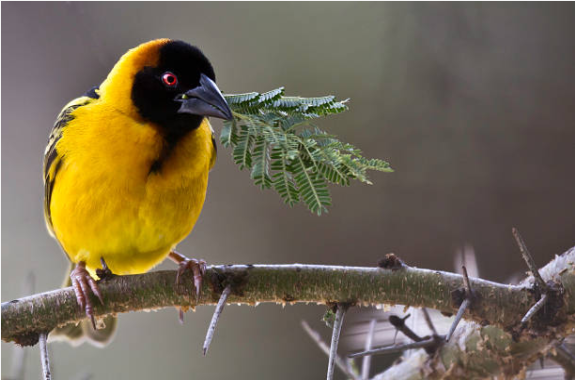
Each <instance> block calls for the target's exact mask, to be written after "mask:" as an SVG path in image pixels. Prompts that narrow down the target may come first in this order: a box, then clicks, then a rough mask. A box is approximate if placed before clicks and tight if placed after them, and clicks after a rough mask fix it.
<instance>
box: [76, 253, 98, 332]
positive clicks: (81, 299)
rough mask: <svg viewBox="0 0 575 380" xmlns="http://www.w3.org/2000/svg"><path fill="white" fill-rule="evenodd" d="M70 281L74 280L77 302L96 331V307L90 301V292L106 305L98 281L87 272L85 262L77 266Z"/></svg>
mask: <svg viewBox="0 0 575 380" xmlns="http://www.w3.org/2000/svg"><path fill="white" fill-rule="evenodd" d="M70 279H71V280H72V287H73V288H74V293H76V300H77V301H78V304H79V305H80V308H81V309H82V310H84V311H85V312H86V315H87V316H88V317H89V318H90V320H91V321H92V326H93V327H94V330H96V321H95V319H94V307H93V306H92V301H90V290H91V291H92V293H94V294H95V295H96V297H98V299H99V300H100V302H101V303H102V305H103V304H104V300H103V298H102V293H100V289H99V288H98V284H97V283H96V280H94V279H93V278H92V276H90V273H88V271H87V270H86V263H85V262H83V261H80V262H78V264H76V268H74V270H73V271H72V272H71V273H70Z"/></svg>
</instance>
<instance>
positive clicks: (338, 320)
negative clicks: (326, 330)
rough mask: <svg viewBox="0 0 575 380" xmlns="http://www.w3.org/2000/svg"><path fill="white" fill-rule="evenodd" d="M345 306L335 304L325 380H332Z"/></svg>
mask: <svg viewBox="0 0 575 380" xmlns="http://www.w3.org/2000/svg"><path fill="white" fill-rule="evenodd" d="M346 310H347V306H346V305H344V304H341V303H338V304H337V311H336V313H335V321H334V322H333V332H332V335H331V346H330V349H329V362H328V365H327V380H332V379H333V370H334V367H335V360H336V357H337V346H338V345H339V336H340V334H341V326H342V325H343V317H344V315H345V311H346Z"/></svg>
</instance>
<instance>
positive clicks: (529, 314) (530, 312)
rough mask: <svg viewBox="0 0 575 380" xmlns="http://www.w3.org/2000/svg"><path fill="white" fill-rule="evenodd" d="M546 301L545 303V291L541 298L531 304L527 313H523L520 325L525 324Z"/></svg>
mask: <svg viewBox="0 0 575 380" xmlns="http://www.w3.org/2000/svg"><path fill="white" fill-rule="evenodd" d="M546 303H547V293H543V294H542V295H541V298H539V301H537V302H536V303H535V305H533V306H531V309H529V310H528V311H527V313H525V316H524V317H523V318H522V319H521V324H522V325H525V324H527V322H529V320H530V319H531V317H533V316H534V315H535V314H536V313H537V312H538V311H539V310H541V308H542V307H543V306H545V304H546Z"/></svg>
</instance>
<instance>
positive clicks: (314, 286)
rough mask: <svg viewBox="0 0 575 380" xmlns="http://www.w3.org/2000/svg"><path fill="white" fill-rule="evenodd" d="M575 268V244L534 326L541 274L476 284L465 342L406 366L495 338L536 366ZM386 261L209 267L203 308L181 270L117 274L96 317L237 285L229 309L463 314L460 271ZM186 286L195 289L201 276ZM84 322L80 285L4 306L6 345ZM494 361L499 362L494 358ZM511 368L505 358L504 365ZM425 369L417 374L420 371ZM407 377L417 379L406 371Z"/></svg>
mask: <svg viewBox="0 0 575 380" xmlns="http://www.w3.org/2000/svg"><path fill="white" fill-rule="evenodd" d="M574 262H575V248H572V249H571V250H569V251H568V252H566V253H565V254H563V255H561V256H559V257H556V259H555V260H553V261H552V262H551V263H550V264H548V265H547V266H546V267H544V268H542V269H541V270H540V273H541V276H542V277H543V279H544V280H545V281H546V283H547V284H548V285H549V288H550V290H549V291H548V295H549V297H550V300H549V301H548V303H547V306H546V307H545V308H543V309H542V310H541V312H539V313H537V315H535V316H534V317H533V318H532V319H531V320H530V321H529V323H528V324H527V325H526V326H521V323H520V322H521V319H522V317H523V315H524V314H525V313H526V312H527V311H528V310H529V309H530V308H531V307H532V306H533V304H535V303H536V302H537V300H538V299H539V296H540V295H539V294H535V293H536V292H534V291H533V288H534V287H533V286H532V285H533V277H529V278H528V279H527V280H525V281H524V282H523V283H521V284H520V285H505V284H499V283H495V282H490V281H485V280H481V279H473V278H472V279H470V282H471V287H472V289H473V296H474V298H473V302H472V303H471V305H470V307H469V308H468V310H467V311H466V313H465V319H467V320H468V321H472V322H471V323H467V324H463V325H462V326H461V327H460V328H459V329H458V333H456V334H455V335H454V338H455V339H453V341H452V342H449V343H448V344H446V345H445V346H443V348H441V351H440V355H436V358H437V357H440V358H441V359H439V360H440V361H437V359H434V358H427V359H425V360H424V359H423V356H422V357H421V358H418V359H415V358H411V359H410V360H406V361H405V362H404V363H406V364H405V365H407V364H409V363H419V364H418V365H420V364H421V361H422V360H423V361H424V362H425V363H427V366H428V368H431V367H433V368H439V367H441V366H443V368H444V371H441V372H442V373H446V371H449V370H451V371H454V368H455V367H454V365H455V364H454V363H459V364H461V363H464V364H465V363H467V364H469V363H471V362H469V361H465V360H463V361H461V358H462V357H463V356H462V355H466V354H468V348H469V347H467V346H466V345H467V344H468V343H470V342H472V341H475V342H476V343H477V342H479V341H481V342H485V341H491V342H492V343H491V344H488V345H487V346H489V347H492V348H493V350H492V352H494V353H497V354H498V355H499V357H502V356H501V355H502V351H501V349H500V348H501V347H511V348H512V349H513V347H515V348H517V347H526V346H525V345H526V344H527V346H528V347H529V349H528V350H527V349H526V351H517V350H515V351H513V350H512V352H511V354H509V352H508V351H507V352H508V354H509V355H513V354H515V353H516V352H519V353H523V354H524V355H523V359H522V360H523V361H522V363H526V362H527V361H529V360H534V359H533V357H534V355H539V354H541V353H543V352H545V351H546V350H548V349H550V347H551V346H552V345H551V342H552V341H555V339H557V338H558V337H561V336H564V335H565V334H568V333H570V332H571V328H572V327H573V326H574V322H575V297H574V295H575V271H574V269H573V263H574ZM380 265H381V266H382V267H384V268H380V267H373V268H369V267H342V266H319V265H302V264H293V265H226V266H212V267H209V268H208V270H207V273H206V277H205V281H204V285H203V288H202V291H201V297H200V300H199V302H198V303H197V304H196V301H195V295H194V289H193V286H192V285H190V287H188V288H187V289H186V288H185V287H184V286H181V287H177V286H175V276H176V272H175V271H159V272H152V273H146V274H141V275H131V276H117V277H114V278H111V279H109V280H105V281H102V282H100V289H101V291H102V294H103V296H104V303H105V305H104V306H101V305H99V303H98V302H96V300H94V305H97V306H96V307H95V314H96V316H98V317H102V316H104V315H107V314H116V313H123V312H128V311H139V310H147V309H157V308H164V307H173V306H176V307H184V308H185V307H195V306H197V305H204V304H216V303H217V302H218V299H219V298H220V295H221V293H222V291H223V289H224V288H225V287H226V286H228V285H230V286H231V289H232V292H231V294H230V296H229V298H228V302H229V303H242V304H251V305H254V304H256V303H260V302H276V303H283V304H285V303H295V302H315V303H319V304H334V303H348V304H351V305H357V306H364V305H373V304H403V305H411V306H415V307H427V308H434V309H438V310H440V311H442V312H444V313H450V314H453V313H455V312H457V310H458V308H459V307H460V305H461V303H462V302H463V299H464V295H465V288H464V282H463V278H462V276H460V275H457V274H453V273H447V272H441V271H432V270H427V269H419V268H414V267H409V266H406V265H405V264H403V263H402V262H401V261H399V260H398V259H397V258H395V257H388V258H387V259H386V260H382V262H381V263H380ZM386 268H387V269H386ZM183 283H188V284H192V283H193V280H192V278H191V276H189V278H187V279H184V281H183ZM84 318H85V314H84V313H83V312H82V311H81V310H80V309H79V307H78V304H77V303H76V298H75V296H74V292H73V290H72V288H65V289H60V290H55V291H51V292H47V293H42V294H37V295H34V296H30V297H26V298H21V299H17V300H14V301H10V302H5V303H3V304H2V340H4V341H14V342H17V343H19V344H23V345H26V344H28V345H30V344H35V343H36V342H37V339H38V334H39V333H41V332H46V331H51V330H52V329H53V328H55V327H57V326H62V325H65V324H67V323H71V322H78V321H80V320H82V319H84ZM478 334H479V335H478ZM474 339H475V340H474ZM514 345H515V346H514ZM517 345H519V346H517ZM482 347H485V345H483V346H482ZM482 349H483V348H482ZM474 357H475V356H474ZM468 358H469V357H467V359H468ZM486 358H487V359H489V358H491V359H493V356H488V357H486ZM505 358H508V356H505ZM426 360H436V362H429V361H427V362H426ZM506 360H507V361H505V363H511V366H513V365H514V364H513V360H510V359H506ZM485 363H491V362H483V364H482V365H484V364H485ZM505 363H503V362H501V361H496V362H495V364H496V365H497V366H499V367H500V368H502V367H501V366H503V365H504V364H505ZM439 364H441V365H439ZM492 364H493V363H492ZM430 366H431V367H430ZM457 368H458V369H460V368H461V366H460V365H458V366H457ZM521 368H522V367H520V368H519V369H521ZM397 369H398V368H394V369H393V371H395V370H397ZM412 369H413V368H412ZM420 370H421V368H419V369H415V371H416V372H417V373H420ZM516 370H517V368H516ZM390 371H391V370H390ZM403 371H404V372H403V373H404V374H406V373H407V372H405V371H406V370H405V369H403ZM390 373H391V372H390Z"/></svg>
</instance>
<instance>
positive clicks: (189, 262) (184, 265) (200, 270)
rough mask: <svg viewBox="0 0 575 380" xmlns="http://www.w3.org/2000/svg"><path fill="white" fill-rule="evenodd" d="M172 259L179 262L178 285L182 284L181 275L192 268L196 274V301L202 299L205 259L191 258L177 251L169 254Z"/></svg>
mask: <svg viewBox="0 0 575 380" xmlns="http://www.w3.org/2000/svg"><path fill="white" fill-rule="evenodd" d="M168 257H169V258H170V260H172V261H173V262H175V263H176V264H178V266H179V268H178V273H177V274H176V285H180V276H181V275H182V274H184V273H185V272H186V271H187V270H191V271H192V274H193V275H194V287H195V288H196V301H198V300H199V299H200V290H201V289H202V281H203V278H204V274H205V273H206V262H205V261H204V260H197V259H189V258H187V257H186V256H184V255H182V254H181V253H178V252H176V251H171V252H170V254H169V255H168Z"/></svg>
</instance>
